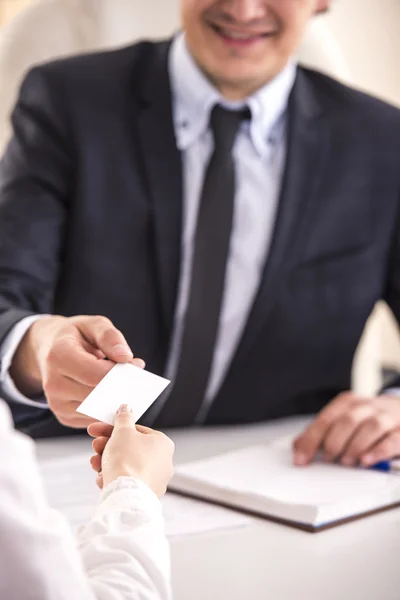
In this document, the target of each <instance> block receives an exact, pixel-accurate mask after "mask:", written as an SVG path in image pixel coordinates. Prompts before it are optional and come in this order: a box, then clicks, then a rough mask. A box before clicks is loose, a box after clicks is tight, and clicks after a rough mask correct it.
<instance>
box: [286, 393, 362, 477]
mask: <svg viewBox="0 0 400 600" xmlns="http://www.w3.org/2000/svg"><path fill="white" fill-rule="evenodd" d="M349 406H350V400H349V395H347V394H346V395H343V396H339V397H338V398H336V399H335V400H333V401H332V402H331V403H330V404H328V406H327V407H326V408H324V409H323V410H322V411H321V412H320V414H319V415H318V416H317V417H316V419H315V420H314V421H313V422H312V423H311V425H309V427H307V429H306V430H305V432H304V433H303V434H302V435H300V436H299V437H298V438H297V439H296V440H295V442H294V444H293V450H294V458H293V460H294V463H295V465H298V466H304V465H307V464H308V463H309V462H310V461H311V460H312V459H313V458H314V456H315V455H316V454H317V452H318V450H319V449H320V447H321V446H322V442H323V440H324V439H325V437H326V435H327V433H328V431H329V429H330V428H331V427H332V425H333V423H335V421H336V420H337V419H338V418H340V417H341V416H342V414H343V413H344V412H345V411H346V410H348V408H349Z"/></svg>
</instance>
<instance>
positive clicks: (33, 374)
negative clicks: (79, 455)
mask: <svg viewBox="0 0 400 600" xmlns="http://www.w3.org/2000/svg"><path fill="white" fill-rule="evenodd" d="M105 358H108V359H109V360H104V359H105ZM126 362H131V363H133V364H135V365H136V366H139V367H143V366H144V362H143V361H142V360H140V359H134V358H133V353H132V351H131V349H130V348H129V346H128V344H127V342H126V340H125V338H124V336H123V335H122V333H121V332H120V331H119V330H118V329H116V328H115V327H114V325H113V324H112V323H111V321H110V320H109V319H107V318H105V317H90V316H81V317H70V318H65V317H44V318H43V319H40V320H38V321H36V323H34V324H33V325H32V326H31V327H30V329H29V330H28V332H27V334H26V335H25V337H24V338H23V340H22V342H21V344H20V346H19V348H18V350H17V352H16V354H15V356H14V360H13V362H12V365H11V370H10V374H11V377H12V379H13V380H14V382H15V385H16V386H17V388H18V389H19V390H20V391H21V392H22V393H23V394H25V395H27V396H35V395H38V394H39V393H42V392H44V393H45V395H46V398H47V401H48V403H49V407H50V409H51V410H52V411H53V412H54V414H55V416H56V417H57V419H58V420H59V421H60V423H63V424H64V425H68V426H70V427H87V426H88V424H89V423H91V422H92V421H93V420H92V419H89V418H88V417H85V416H83V415H80V414H79V413H77V412H76V409H77V407H78V406H79V404H80V403H81V402H83V400H85V398H86V397H87V396H88V395H89V394H90V392H91V391H92V390H93V388H94V387H96V385H97V384H98V383H99V382H100V381H101V380H102V379H103V377H105V376H106V375H107V373H108V372H109V371H110V370H111V369H112V368H113V366H114V364H115V363H126Z"/></svg>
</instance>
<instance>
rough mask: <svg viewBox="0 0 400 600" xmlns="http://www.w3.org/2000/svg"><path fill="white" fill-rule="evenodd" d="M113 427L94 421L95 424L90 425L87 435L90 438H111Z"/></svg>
mask: <svg viewBox="0 0 400 600" xmlns="http://www.w3.org/2000/svg"><path fill="white" fill-rule="evenodd" d="M113 429H114V427H113V426H112V425H108V424H107V423H102V422H101V421H96V423H92V424H91V425H89V427H88V434H89V435H90V436H91V437H94V438H97V437H101V436H104V437H107V438H109V437H111V434H112V432H113Z"/></svg>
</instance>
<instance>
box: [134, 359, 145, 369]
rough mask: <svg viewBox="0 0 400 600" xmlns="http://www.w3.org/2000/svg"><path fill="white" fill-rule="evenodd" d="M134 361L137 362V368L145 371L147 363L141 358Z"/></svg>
mask: <svg viewBox="0 0 400 600" xmlns="http://www.w3.org/2000/svg"><path fill="white" fill-rule="evenodd" d="M134 361H135V366H136V367H139V369H144V368H145V366H146V363H145V362H144V360H142V359H141V358H135V359H134Z"/></svg>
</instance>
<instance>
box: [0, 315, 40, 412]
mask: <svg viewBox="0 0 400 600" xmlns="http://www.w3.org/2000/svg"><path fill="white" fill-rule="evenodd" d="M43 316H47V315H33V316H31V317H25V318H24V319H21V321H19V322H18V323H17V324H16V325H14V327H13V328H12V329H11V331H10V333H9V334H8V335H7V337H6V338H5V340H4V342H3V344H2V345H1V347H0V364H1V368H0V384H1V389H2V392H3V395H4V396H5V398H7V400H9V401H10V400H11V401H13V402H19V403H20V404H25V405H27V406H34V407H35V408H47V403H46V402H40V401H36V400H32V399H30V398H27V397H26V396H24V395H23V394H21V392H20V391H19V390H18V389H17V387H16V385H15V383H14V381H13V380H12V378H11V375H10V366H11V363H12V360H13V358H14V354H15V352H16V350H17V348H18V346H19V344H20V343H21V341H22V338H23V337H24V335H25V334H26V332H27V331H28V329H29V327H30V326H31V325H33V323H35V321H38V320H39V319H41V318H42V317H43Z"/></svg>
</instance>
